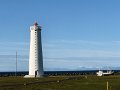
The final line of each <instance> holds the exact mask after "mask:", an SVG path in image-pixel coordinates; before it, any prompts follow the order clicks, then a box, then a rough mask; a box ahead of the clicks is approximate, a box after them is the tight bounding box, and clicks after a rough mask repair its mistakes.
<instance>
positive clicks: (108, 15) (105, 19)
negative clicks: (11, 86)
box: [0, 0, 120, 71]
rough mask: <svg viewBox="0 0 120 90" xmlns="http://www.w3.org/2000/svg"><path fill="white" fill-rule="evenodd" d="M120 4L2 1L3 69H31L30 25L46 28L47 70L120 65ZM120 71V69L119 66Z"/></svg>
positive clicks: (100, 0) (0, 68)
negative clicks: (16, 58) (29, 63)
mask: <svg viewBox="0 0 120 90" xmlns="http://www.w3.org/2000/svg"><path fill="white" fill-rule="evenodd" d="M119 3H120V1H119V0H0V71H15V54H16V51H17V53H18V71H28V61H29V42H30V30H29V28H30V26H31V25H33V23H34V22H35V21H37V22H38V24H39V25H40V26H41V27H42V46H43V58H44V60H43V61H44V62H43V63H44V70H45V71H50V70H84V69H86V70H88V69H99V68H105V67H111V68H113V67H115V68H116V67H118V68H119V67H120V5H119ZM119 69H120V68H119Z"/></svg>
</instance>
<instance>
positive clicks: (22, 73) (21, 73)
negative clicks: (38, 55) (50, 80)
mask: <svg viewBox="0 0 120 90" xmlns="http://www.w3.org/2000/svg"><path fill="white" fill-rule="evenodd" d="M97 71H98V70H84V71H44V74H45V75H47V76H58V75H95V74H96V72H97ZM103 71H104V72H106V71H107V70H103ZM112 71H113V72H114V73H115V74H116V75H120V70H112ZM25 75H28V71H17V72H0V77H7V76H25Z"/></svg>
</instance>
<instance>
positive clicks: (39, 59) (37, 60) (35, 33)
mask: <svg viewBox="0 0 120 90" xmlns="http://www.w3.org/2000/svg"><path fill="white" fill-rule="evenodd" d="M43 74H44V71H43V56H42V42H41V27H40V26H38V24H37V22H35V23H34V25H33V26H30V54H29V75H26V76H25V77H41V76H43Z"/></svg>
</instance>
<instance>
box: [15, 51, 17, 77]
mask: <svg viewBox="0 0 120 90" xmlns="http://www.w3.org/2000/svg"><path fill="white" fill-rule="evenodd" d="M15 70H16V71H15V76H17V51H16V69H15Z"/></svg>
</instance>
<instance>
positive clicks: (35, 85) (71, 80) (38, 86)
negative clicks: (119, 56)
mask: <svg viewBox="0 0 120 90" xmlns="http://www.w3.org/2000/svg"><path fill="white" fill-rule="evenodd" d="M107 81H108V82H109V90H120V76H103V77H97V76H94V75H92V76H55V77H44V78H23V77H0V90H106V82H107Z"/></svg>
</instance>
